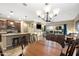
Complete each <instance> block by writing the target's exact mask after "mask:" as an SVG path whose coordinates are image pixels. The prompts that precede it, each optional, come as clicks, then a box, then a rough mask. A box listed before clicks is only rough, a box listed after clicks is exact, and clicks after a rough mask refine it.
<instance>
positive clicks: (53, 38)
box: [46, 34, 65, 48]
mask: <svg viewBox="0 0 79 59" xmlns="http://www.w3.org/2000/svg"><path fill="white" fill-rule="evenodd" d="M46 39H47V40H51V41H55V42H57V43H59V44H60V45H61V46H62V47H63V48H64V46H65V43H64V42H65V36H64V35H54V34H48V35H47V36H46Z"/></svg>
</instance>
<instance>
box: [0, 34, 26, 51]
mask: <svg viewBox="0 0 79 59" xmlns="http://www.w3.org/2000/svg"><path fill="white" fill-rule="evenodd" d="M26 34H27V33H6V34H2V35H1V39H2V44H1V45H2V48H3V50H6V49H7V47H10V46H12V40H13V38H16V37H21V36H23V35H26Z"/></svg>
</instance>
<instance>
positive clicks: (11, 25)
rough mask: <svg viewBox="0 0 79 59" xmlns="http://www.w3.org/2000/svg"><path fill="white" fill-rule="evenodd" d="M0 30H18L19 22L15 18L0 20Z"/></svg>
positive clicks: (9, 31) (10, 31)
mask: <svg viewBox="0 0 79 59" xmlns="http://www.w3.org/2000/svg"><path fill="white" fill-rule="evenodd" d="M0 30H5V31H6V32H7V33H15V32H20V22H16V21H15V20H5V21H3V20H0Z"/></svg>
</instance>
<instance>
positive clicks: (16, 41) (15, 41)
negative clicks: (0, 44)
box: [12, 37, 19, 47]
mask: <svg viewBox="0 0 79 59" xmlns="http://www.w3.org/2000/svg"><path fill="white" fill-rule="evenodd" d="M17 45H19V37H16V38H13V41H12V46H13V47H15V46H17Z"/></svg>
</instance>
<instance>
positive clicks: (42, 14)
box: [36, 4, 60, 22]
mask: <svg viewBox="0 0 79 59" xmlns="http://www.w3.org/2000/svg"><path fill="white" fill-rule="evenodd" d="M59 11H60V9H59V8H55V9H53V10H52V5H49V4H47V5H45V8H44V9H43V10H42V11H41V10H38V11H36V14H37V16H38V17H39V18H41V19H42V20H44V21H45V22H51V21H52V19H53V18H54V17H56V16H57V15H58V14H59Z"/></svg>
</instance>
